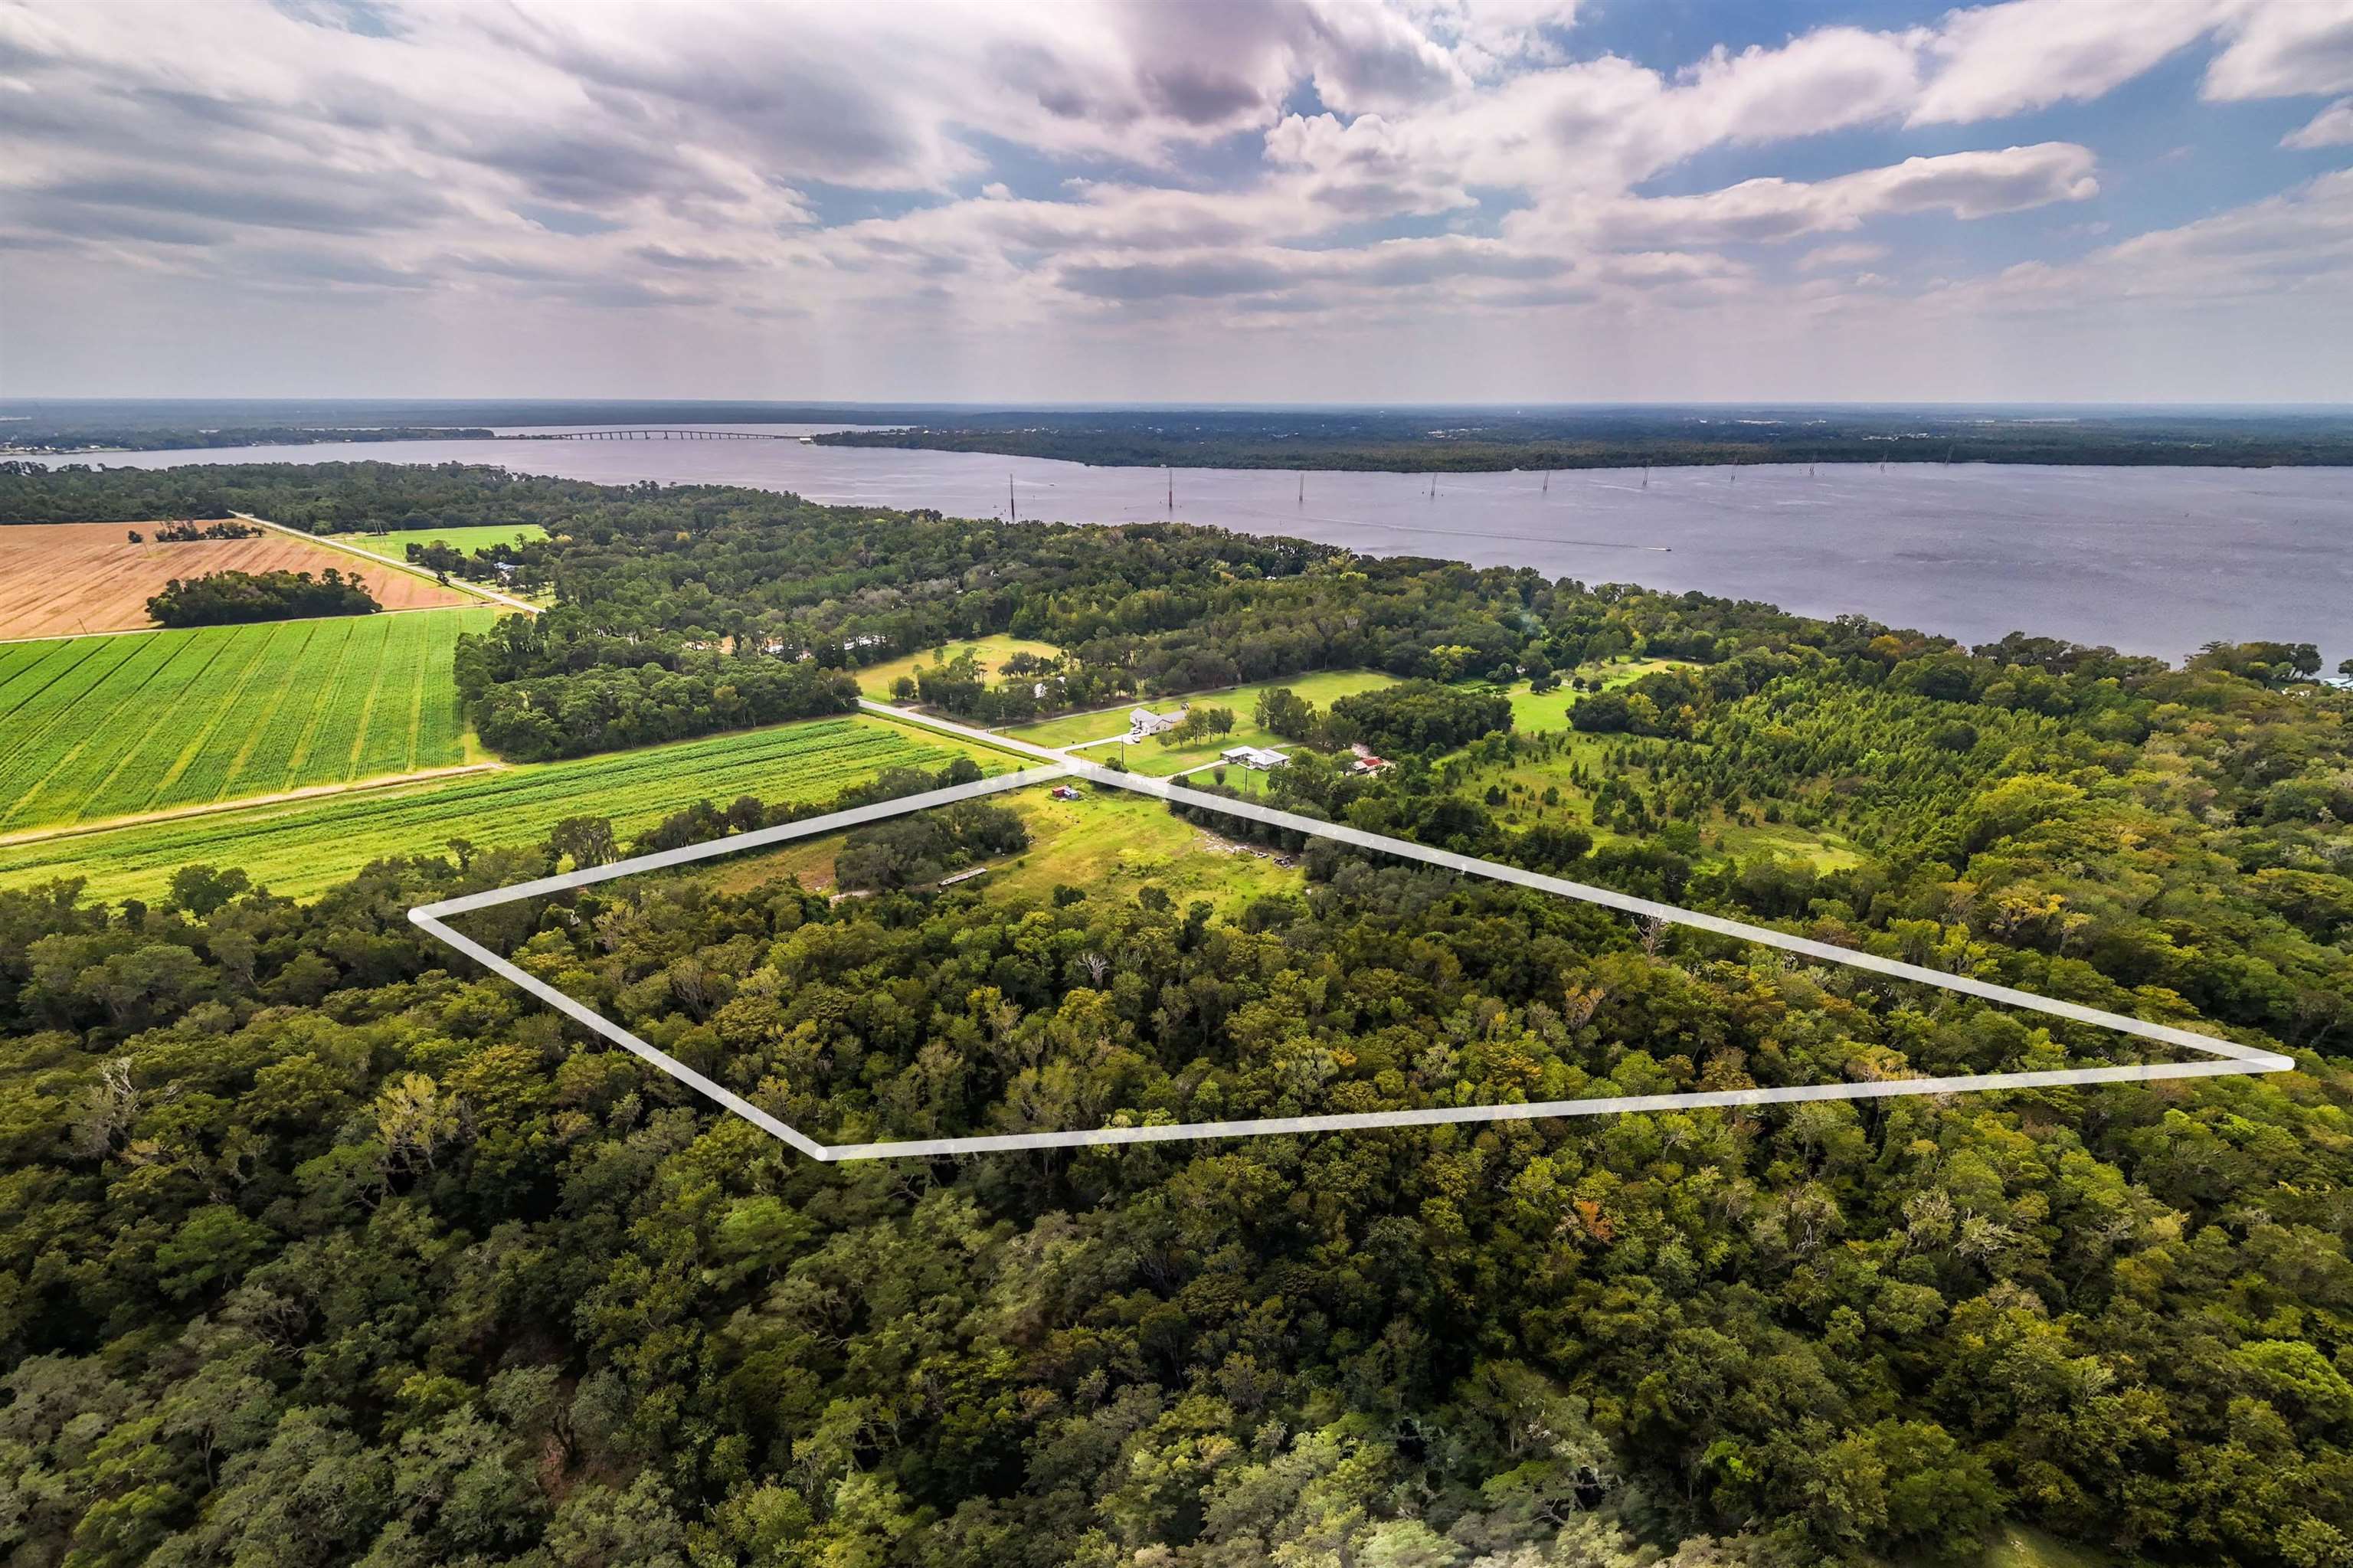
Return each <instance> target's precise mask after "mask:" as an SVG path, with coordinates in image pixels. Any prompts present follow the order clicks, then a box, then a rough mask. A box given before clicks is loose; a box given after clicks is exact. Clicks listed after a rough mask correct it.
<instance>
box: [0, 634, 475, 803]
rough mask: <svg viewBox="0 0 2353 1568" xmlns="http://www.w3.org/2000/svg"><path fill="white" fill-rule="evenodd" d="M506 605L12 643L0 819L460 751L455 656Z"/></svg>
mask: <svg viewBox="0 0 2353 1568" xmlns="http://www.w3.org/2000/svg"><path fill="white" fill-rule="evenodd" d="M498 613H499V612H498V611H496V610H491V609H439V610H421V611H417V612H416V613H413V614H406V615H362V616H339V617H335V618H332V619H326V620H280V621H269V622H264V623H261V624H259V625H253V626H208V627H201V628H197V629H195V630H185V631H151V632H146V633H143V634H137V635H127V636H117V637H77V638H72V639H69V640H68V641H60V642H13V643H0V833H11V832H21V831H25V830H27V829H33V828H40V827H49V826H56V825H61V824H66V823H72V822H83V821H99V820H102V819H105V818H109V817H122V816H132V815H137V814H141V813H144V812H149V811H163V810H172V809H174V808H175V807H183V806H196V805H206V804H209V803H210V802H212V801H216V800H234V799H236V798H237V797H240V796H246V795H268V794H276V793H279V792H280V791H283V790H288V789H305V788H308V787H310V786H312V785H320V784H342V783H348V782H350V781H352V780H354V779H372V778H378V777H382V776H385V775H390V774H399V773H414V772H417V771H420V770H423V769H426V768H447V767H451V766H454V765H456V764H458V763H460V762H462V761H464V760H465V755H464V752H465V748H464V728H465V726H464V721H463V719H462V718H461V717H460V715H459V711H458V694H457V688H456V686H455V684H454V683H453V681H452V677H451V673H450V668H451V662H452V660H453V658H454V655H455V653H456V650H457V646H458V638H459V634H460V633H462V632H469V631H475V632H479V631H483V630H488V629H489V627H490V625H491V620H493V619H494V618H495V617H496V616H497V615H498Z"/></svg>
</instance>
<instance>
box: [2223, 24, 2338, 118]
mask: <svg viewBox="0 0 2353 1568" xmlns="http://www.w3.org/2000/svg"><path fill="white" fill-rule="evenodd" d="M2230 32H2231V35H2232V36H2231V41H2230V44H2229V46H2228V47H2227V48H2224V49H2223V50H2222V52H2221V54H2220V55H2217V56H2216V57H2215V58H2214V63H2213V64H2212V65H2211V67H2209V68H2208V69H2207V72H2206V89H2205V90H2206V96H2207V97H2209V98H2212V99H2219V100H2230V99H2245V98H2290V97H2294V96H2295V95H2297V94H2300V93H2307V92H2345V91H2348V90H2353V6H2348V5H2346V4H2345V0H2264V3H2263V4H2260V5H2245V6H2242V7H2241V8H2240V9H2239V14H2238V15H2237V16H2236V17H2235V18H2234V20H2233V23H2232V27H2231V28H2230Z"/></svg>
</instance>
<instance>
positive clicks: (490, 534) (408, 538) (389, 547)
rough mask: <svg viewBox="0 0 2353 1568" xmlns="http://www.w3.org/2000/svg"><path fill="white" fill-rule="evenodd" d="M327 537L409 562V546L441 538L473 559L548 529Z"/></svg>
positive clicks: (400, 531)
mask: <svg viewBox="0 0 2353 1568" xmlns="http://www.w3.org/2000/svg"><path fill="white" fill-rule="evenodd" d="M327 537H329V538H332V539H333V540H334V541H336V543H338V544H343V545H356V546H359V547H360V548H361V549H363V550H374V551H375V553H376V554H377V555H379V556H391V557H392V558H393V559H394V560H396V561H405V560H406V559H408V546H411V545H430V544H432V543H433V542H434V541H435V540H437V539H438V540H439V541H440V542H441V543H442V544H445V545H447V546H449V547H450V548H451V549H453V550H456V551H459V553H461V554H464V555H469V556H470V555H472V554H473V553H474V552H475V551H477V550H482V549H487V548H489V547H490V546H492V545H512V544H516V543H518V542H522V541H528V540H533V539H544V538H546V537H547V530H546V529H544V528H543V527H541V526H540V525H539V524H536V523H516V524H508V525H506V526H503V527H499V526H485V527H480V528H396V529H394V530H393V531H392V532H391V533H389V534H332V535H327Z"/></svg>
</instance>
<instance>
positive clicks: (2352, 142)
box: [2280, 98, 2353, 148]
mask: <svg viewBox="0 0 2353 1568" xmlns="http://www.w3.org/2000/svg"><path fill="white" fill-rule="evenodd" d="M2280 145H2281V146H2283V147H2304V148H2313V147H2347V146H2353V98H2340V99H2338V100H2337V101H2336V102H2334V103H2332V104H2330V105H2329V106H2328V107H2327V108H2326V109H2324V110H2322V111H2320V112H2319V113H2317V114H2316V115H2314V116H2313V117H2312V119H2311V121H2310V122H2308V123H2306V124H2305V125H2303V126H2302V127H2300V128H2298V129H2296V130H2294V131H2291V132H2288V133H2287V134H2286V135H2284V136H2283V137H2281V138H2280Z"/></svg>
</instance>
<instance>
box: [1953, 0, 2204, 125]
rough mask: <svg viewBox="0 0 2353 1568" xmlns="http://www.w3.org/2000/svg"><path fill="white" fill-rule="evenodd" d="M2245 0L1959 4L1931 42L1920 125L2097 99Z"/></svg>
mask: <svg viewBox="0 0 2353 1568" xmlns="http://www.w3.org/2000/svg"><path fill="white" fill-rule="evenodd" d="M2240 8H2241V4H2240V0H2010V4H2008V5H1987V6H1981V7H1978V8H1977V9H1974V10H1967V11H1956V12H1954V13H1952V14H1951V15H1950V16H1947V17H1946V18H1945V20H1944V23H1943V25H1942V26H1940V27H1938V28H1937V29H1936V32H1935V33H1934V34H1933V35H1930V36H1927V37H1925V38H1924V39H1923V40H1922V45H1923V49H1922V52H1923V55H1924V58H1926V61H1927V62H1928V65H1929V76H1928V79H1927V82H1926V88H1925V89H1924V90H1923V91H1922V93H1921V95H1920V98H1919V101H1917V102H1916V103H1915V104H1914V105H1913V106H1912V110H1911V119H1912V122H1914V123H1915V124H1938V123H1953V122H1969V121H1976V120H1988V119H1993V118H1996V117H1999V116H2001V115H2008V114H2017V113H2021V112H2023V111H2027V110H2030V109H2040V108H2042V107H2043V106H2045V105H2047V104H2052V103H2057V102H2061V101H2067V100H2074V101H2083V100H2085V99H2092V98H2097V97H2099V96H2100V95H2101V94H2103V93H2105V92H2108V91H2110V90H2113V89H2115V88H2116V87H2118V86H2120V85H2122V84H2123V83H2125V82H2127V81H2130V80H2131V79H2133V78H2134V77H2137V76H2138V75H2140V74H2141V73H2142V72H2143V71H2146V70H2147V69H2149V68H2150V67H2152V66H2154V65H2156V64H2157V63H2158V61H2160V60H2162V59H2164V58H2167V57H2168V56H2169V55H2172V54H2175V53H2177V52H2179V50H2181V49H2185V48H2189V46H2190V45H2191V44H2193V43H2195V42H2197V41H2198V39H2200V37H2204V36H2205V35H2206V34H2207V33H2208V32H2210V31H2211V30H2212V29H2213V27H2214V26H2216V25H2217V24H2218V23H2220V22H2221V20H2222V19H2223V18H2224V17H2225V16H2229V15H2231V14H2232V12H2233V11H2235V10H2238V9H2240Z"/></svg>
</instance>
